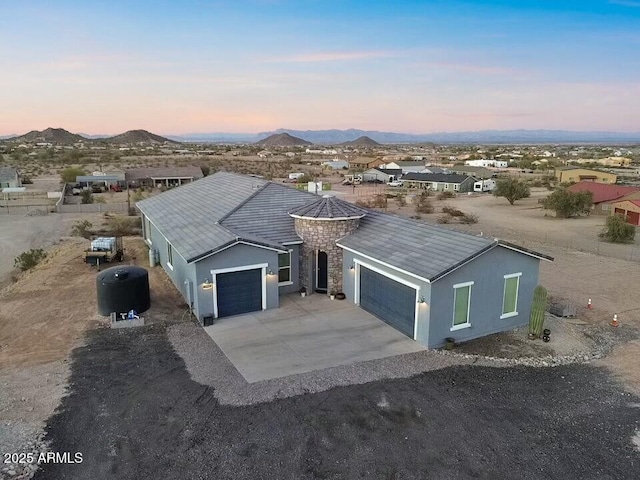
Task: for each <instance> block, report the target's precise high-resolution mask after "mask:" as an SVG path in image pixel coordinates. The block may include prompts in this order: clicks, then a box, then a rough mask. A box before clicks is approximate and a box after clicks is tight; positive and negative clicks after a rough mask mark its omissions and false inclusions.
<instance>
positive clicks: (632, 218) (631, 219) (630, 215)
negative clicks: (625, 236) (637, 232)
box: [627, 211, 640, 225]
mask: <svg viewBox="0 0 640 480" xmlns="http://www.w3.org/2000/svg"><path fill="white" fill-rule="evenodd" d="M627 223H630V224H631V225H640V214H639V213H638V212H629V211H627Z"/></svg>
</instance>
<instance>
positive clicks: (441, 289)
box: [427, 247, 540, 347]
mask: <svg viewBox="0 0 640 480" xmlns="http://www.w3.org/2000/svg"><path fill="white" fill-rule="evenodd" d="M539 266H540V260H538V259H537V258H534V257H531V256H528V255H524V254H521V253H518V252H515V251H513V250H510V249H507V248H505V247H496V248H494V249H493V250H490V251H489V252H487V253H485V254H483V255H481V256H479V257H478V258H476V259H475V260H473V261H472V262H470V263H468V264H467V265H465V266H463V267H461V268H459V269H458V270H455V271H453V272H452V273H450V274H449V275H446V276H445V277H443V278H441V279H440V280H437V281H435V282H433V283H432V284H431V292H432V294H431V301H430V303H429V308H430V331H429V343H428V345H427V346H428V347H439V346H442V345H443V344H444V343H445V339H446V338H447V337H452V338H454V339H455V340H456V341H464V340H471V339H473V338H477V337H481V336H484V335H489V334H491V333H496V332H500V331H505V330H511V329H513V328H516V327H519V326H523V325H526V324H527V323H528V322H529V313H530V311H531V301H532V299H533V289H534V288H535V287H536V285H537V284H538V271H539ZM519 272H522V276H521V277H520V286H519V289H518V304H517V305H518V307H517V309H518V315H517V316H513V317H510V318H504V319H501V318H500V316H501V315H502V300H503V295H504V276H505V275H509V274H513V273H519ZM465 282H474V284H473V286H472V287H471V308H470V310H469V311H470V313H469V321H470V323H471V326H470V327H469V328H464V329H460V330H455V331H451V327H452V326H453V302H454V288H453V286H454V285H456V284H459V283H465Z"/></svg>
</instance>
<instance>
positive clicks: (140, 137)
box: [4, 128, 179, 145]
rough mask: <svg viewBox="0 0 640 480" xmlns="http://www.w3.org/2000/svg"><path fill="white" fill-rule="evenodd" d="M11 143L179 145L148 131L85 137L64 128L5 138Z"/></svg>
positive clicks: (34, 131)
mask: <svg viewBox="0 0 640 480" xmlns="http://www.w3.org/2000/svg"><path fill="white" fill-rule="evenodd" d="M4 140H6V141H10V142H23V143H39V142H43V143H44V142H46V143H52V144H61V145H68V144H73V143H78V142H94V141H100V142H105V143H115V144H120V143H145V144H163V143H179V142H178V141H176V140H171V139H168V138H165V137H161V136H160V135H156V134H154V133H151V132H147V131H146V130H129V131H128V132H125V133H121V134H120V135H115V136H113V137H109V136H101V135H100V136H97V135H96V136H93V137H89V136H83V135H79V134H76V133H71V132H69V131H67V130H65V129H64V128H47V129H45V130H40V131H39V130H32V131H30V132H29V133H25V134H24V135H19V136H12V137H6V138H4Z"/></svg>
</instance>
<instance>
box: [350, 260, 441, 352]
mask: <svg viewBox="0 0 640 480" xmlns="http://www.w3.org/2000/svg"><path fill="white" fill-rule="evenodd" d="M356 259H357V260H358V261H360V262H362V264H363V266H365V267H366V266H367V265H371V266H372V267H375V268H377V269H379V270H382V271H384V272H385V273H388V274H390V275H392V276H395V277H398V278H402V279H404V280H406V281H407V282H409V283H412V284H415V285H417V286H419V287H420V296H422V297H424V299H425V302H426V303H421V304H416V308H417V309H418V327H417V333H416V338H415V340H416V341H417V342H418V343H420V344H422V345H425V346H427V345H428V342H429V307H428V305H430V304H431V286H430V285H429V283H427V282H426V281H423V280H420V279H417V278H415V277H413V276H411V275H407V274H405V273H402V272H399V271H398V270H395V269H392V268H389V267H386V266H384V265H382V264H380V263H378V262H375V261H373V260H369V259H368V258H364V257H362V256H360V255H358V254H355V253H352V252H349V251H347V250H343V266H342V274H343V285H344V294H345V296H346V297H347V300H348V301H350V302H352V303H355V297H354V296H355V278H356V270H355V269H354V270H351V268H350V267H351V265H352V264H354V261H355V260H356Z"/></svg>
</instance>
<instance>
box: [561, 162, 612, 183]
mask: <svg viewBox="0 0 640 480" xmlns="http://www.w3.org/2000/svg"><path fill="white" fill-rule="evenodd" d="M617 179H618V176H617V175H616V174H615V173H609V172H603V171H602V170H591V169H588V168H582V167H574V166H567V167H556V180H558V182H559V183H569V182H576V183H577V182H583V181H586V182H598V183H610V184H614V183H616V180H617Z"/></svg>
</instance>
